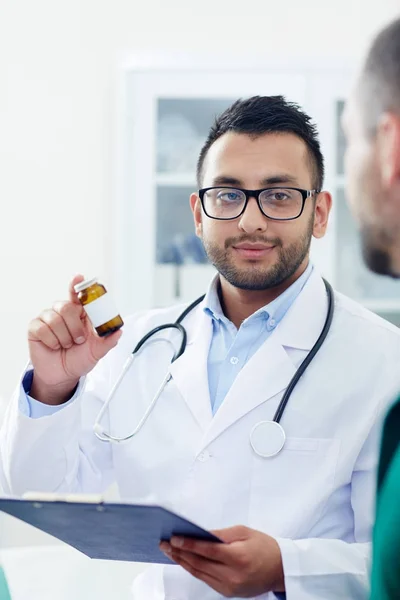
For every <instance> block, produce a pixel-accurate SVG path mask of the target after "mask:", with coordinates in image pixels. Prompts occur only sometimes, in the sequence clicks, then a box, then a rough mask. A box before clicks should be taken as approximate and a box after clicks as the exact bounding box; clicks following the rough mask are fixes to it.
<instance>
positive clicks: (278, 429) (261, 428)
mask: <svg viewBox="0 0 400 600" xmlns="http://www.w3.org/2000/svg"><path fill="white" fill-rule="evenodd" d="M323 281H324V284H325V288H326V292H327V295H328V311H327V315H326V319H325V323H324V326H323V328H322V331H321V333H320V335H319V337H318V339H317V341H316V342H315V344H314V346H313V347H312V349H311V350H310V352H309V353H308V354H307V356H306V358H305V359H304V360H303V362H302V363H301V365H300V366H299V368H298V369H297V371H296V373H295V374H294V375H293V377H292V379H291V380H290V383H289V385H288V387H287V388H286V391H285V393H284V395H283V396H282V399H281V401H280V402H279V406H278V408H277V410H276V412H275V415H274V418H273V419H272V421H260V422H259V423H257V424H256V425H254V427H253V429H252V430H251V432H250V444H251V446H252V448H253V450H254V452H255V453H256V454H258V455H259V456H262V457H264V458H271V457H273V456H275V455H276V454H279V452H280V451H281V450H282V448H283V447H284V445H285V441H286V434H285V431H284V429H283V427H282V425H281V424H280V421H281V419H282V415H283V413H284V410H285V408H286V406H287V403H288V402H289V399H290V396H291V395H292V393H293V390H294V388H295V387H296V385H297V383H298V381H299V379H300V378H301V377H302V375H304V373H305V371H306V369H307V368H308V367H309V365H310V363H311V361H312V360H313V359H314V357H315V355H316V354H317V352H318V351H319V350H320V348H321V346H322V344H323V343H324V341H325V338H326V336H327V335H328V333H329V330H330V328H331V324H332V319H333V313H334V304H335V303H334V294H333V290H332V287H331V285H330V284H329V283H328V282H327V281H325V279H324V280H323ZM203 299H204V295H203V296H201V297H200V298H197V300H195V301H194V302H192V304H190V306H188V307H187V308H186V309H185V310H184V311H183V313H182V314H181V315H180V316H179V317H178V318H177V320H176V321H175V323H165V324H164V325H159V326H158V327H154V329H152V330H151V331H149V332H148V333H147V334H146V335H144V336H143V337H142V338H141V339H140V340H139V342H138V343H137V344H136V346H135V348H134V350H133V351H132V354H131V355H130V356H129V358H128V360H127V361H126V363H125V364H124V366H123V368H122V371H121V374H120V376H119V377H118V379H117V381H116V382H115V384H114V386H113V388H112V389H111V392H110V394H109V395H108V398H107V400H106V401H105V403H104V404H103V407H102V409H101V410H100V412H99V414H98V416H97V419H96V422H95V424H94V427H93V430H94V433H95V435H96V436H97V437H98V439H99V440H101V441H102V442H113V443H117V444H118V443H121V442H126V441H128V440H131V439H132V438H134V437H135V436H136V435H137V434H138V433H139V431H140V430H141V429H142V427H143V425H144V424H145V423H146V421H147V419H148V418H149V416H150V414H151V413H152V411H153V410H154V407H155V405H156V403H157V401H158V399H159V397H160V396H161V394H162V392H163V391H164V388H165V387H166V385H167V383H168V382H169V381H170V380H171V379H172V375H171V374H170V373H169V372H168V373H167V374H166V376H165V377H164V379H163V381H162V383H161V385H160V387H159V389H158V390H157V392H156V394H155V396H154V398H153V400H152V401H151V403H150V404H149V406H148V408H147V410H146V411H145V413H144V414H143V416H142V418H141V419H140V421H139V422H138V424H137V426H136V428H135V429H134V430H133V431H132V433H130V434H129V435H127V436H125V437H116V436H113V435H111V433H107V432H106V431H105V430H104V429H103V427H102V425H101V422H102V420H103V417H104V415H105V413H106V411H107V409H108V407H109V405H110V402H111V401H112V399H113V398H114V396H115V394H116V392H117V390H118V388H119V386H120V385H121V382H122V380H123V379H124V377H125V375H126V374H127V372H128V371H129V369H130V368H131V366H132V363H133V362H134V360H135V358H136V357H137V355H138V353H139V352H140V350H142V348H143V346H144V344H146V342H148V341H149V340H150V341H151V338H153V337H154V336H155V335H156V334H158V333H160V331H165V330H166V329H175V330H177V331H178V332H179V333H180V335H181V342H180V345H179V347H178V349H177V350H175V352H174V355H173V356H172V359H171V364H172V363H173V362H174V361H175V360H176V359H177V358H179V357H180V356H181V355H182V354H183V353H184V351H185V348H186V342H187V333H186V329H185V328H184V327H183V325H182V321H183V320H184V319H185V317H187V315H188V314H189V313H190V312H191V311H192V310H193V309H194V308H195V307H196V306H197V305H198V304H200V302H202V300H203Z"/></svg>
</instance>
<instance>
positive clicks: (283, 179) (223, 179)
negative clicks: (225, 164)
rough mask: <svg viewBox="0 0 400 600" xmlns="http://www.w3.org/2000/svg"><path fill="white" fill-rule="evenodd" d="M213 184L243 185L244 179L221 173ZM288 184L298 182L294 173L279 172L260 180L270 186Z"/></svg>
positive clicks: (262, 183)
mask: <svg viewBox="0 0 400 600" xmlns="http://www.w3.org/2000/svg"><path fill="white" fill-rule="evenodd" d="M212 184H213V186H217V185H238V186H241V185H242V181H241V180H240V179H237V178H236V177H229V176H227V175H220V176H219V177H215V178H214V179H213V182H212ZM285 184H286V185H287V184H295V185H297V184H298V180H297V179H296V177H293V175H289V173H279V174H277V175H271V176H270V177H266V178H265V179H263V180H262V181H261V182H260V185H261V186H264V185H265V186H269V185H285Z"/></svg>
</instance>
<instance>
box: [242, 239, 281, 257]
mask: <svg viewBox="0 0 400 600" xmlns="http://www.w3.org/2000/svg"><path fill="white" fill-rule="evenodd" d="M274 248H275V246H265V245H264V244H249V243H248V242H244V243H242V244H237V245H235V246H233V250H234V251H235V252H236V253H237V254H238V255H239V256H241V257H242V258H250V259H258V258H264V257H265V256H267V255H268V254H269V253H270V252H271V250H273V249H274Z"/></svg>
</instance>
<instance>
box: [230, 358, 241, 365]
mask: <svg viewBox="0 0 400 600" xmlns="http://www.w3.org/2000/svg"><path fill="white" fill-rule="evenodd" d="M238 362H239V359H238V357H237V356H232V358H231V360H230V363H231V365H237V364H238Z"/></svg>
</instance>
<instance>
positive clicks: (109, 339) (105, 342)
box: [92, 329, 122, 361]
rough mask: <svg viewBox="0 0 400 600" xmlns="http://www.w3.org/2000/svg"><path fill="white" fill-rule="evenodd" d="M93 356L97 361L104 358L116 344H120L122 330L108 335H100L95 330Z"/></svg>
mask: <svg viewBox="0 0 400 600" xmlns="http://www.w3.org/2000/svg"><path fill="white" fill-rule="evenodd" d="M93 333H94V335H93V344H94V347H93V351H92V352H93V356H94V357H95V359H96V360H97V361H99V360H100V359H101V358H103V357H104V356H105V355H106V354H108V353H109V352H110V350H112V349H113V348H115V346H116V345H117V344H118V342H119V340H120V338H121V336H122V330H121V329H118V331H115V332H114V333H112V334H111V335H107V336H106V337H99V336H98V335H97V334H96V333H95V332H93Z"/></svg>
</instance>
